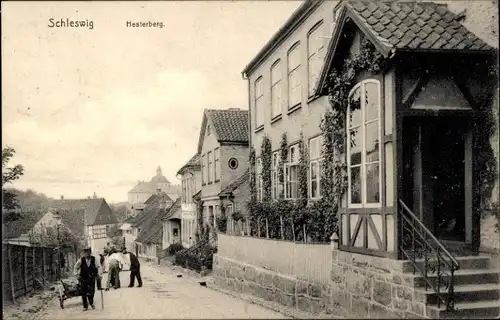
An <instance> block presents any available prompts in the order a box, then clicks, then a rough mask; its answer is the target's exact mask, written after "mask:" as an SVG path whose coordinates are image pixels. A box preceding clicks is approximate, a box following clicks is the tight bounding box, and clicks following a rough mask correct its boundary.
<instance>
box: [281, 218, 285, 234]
mask: <svg viewBox="0 0 500 320" xmlns="http://www.w3.org/2000/svg"><path fill="white" fill-rule="evenodd" d="M280 230H281V240H285V236H284V234H283V216H281V215H280Z"/></svg>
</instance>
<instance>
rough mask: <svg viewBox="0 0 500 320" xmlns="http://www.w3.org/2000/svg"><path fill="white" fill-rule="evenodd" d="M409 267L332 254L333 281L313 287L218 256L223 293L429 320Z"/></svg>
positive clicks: (217, 278) (313, 308) (216, 272)
mask: <svg viewBox="0 0 500 320" xmlns="http://www.w3.org/2000/svg"><path fill="white" fill-rule="evenodd" d="M404 271H411V268H410V266H409V264H408V262H404V261H397V260H392V259H387V258H379V257H373V256H367V255H361V254H355V253H348V252H342V251H338V250H333V261H332V272H331V281H330V282H329V283H325V284H318V283H310V282H306V281H302V280H300V279H296V278H293V277H290V276H286V275H282V274H278V273H276V272H273V271H269V270H265V269H262V268H259V267H257V266H253V265H249V264H245V263H242V262H239V261H235V260H232V259H229V258H226V257H221V256H219V255H214V267H213V279H214V283H215V284H216V285H218V286H220V287H223V288H226V289H229V290H232V291H236V292H241V293H245V294H251V295H253V296H256V297H259V298H262V299H265V300H268V301H274V302H278V303H280V304H282V305H285V306H287V307H291V308H297V309H299V310H301V311H305V312H311V313H314V314H319V313H323V314H331V313H333V312H335V313H337V312H338V310H344V311H346V313H349V314H350V315H352V316H354V317H360V318H398V319H401V318H426V316H425V312H426V307H425V296H424V295H423V294H422V293H421V292H419V291H416V290H415V289H414V283H415V282H414V281H415V280H414V277H413V276H412V274H411V273H406V274H404Z"/></svg>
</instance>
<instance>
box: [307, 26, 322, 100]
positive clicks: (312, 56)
mask: <svg viewBox="0 0 500 320" xmlns="http://www.w3.org/2000/svg"><path fill="white" fill-rule="evenodd" d="M317 32H319V36H322V35H323V34H324V33H325V24H324V23H323V20H320V21H318V22H317V23H316V24H315V25H314V26H313V27H312V28H311V29H310V30H309V32H308V33H307V94H308V96H309V97H311V96H313V95H314V92H315V89H316V85H317V82H318V78H319V74H320V73H321V67H322V66H319V68H318V70H317V72H316V73H315V74H316V80H315V81H314V83H313V81H311V75H312V73H311V70H310V68H311V61H312V59H318V60H319V58H320V54H321V52H323V51H324V50H325V44H324V41H323V42H322V44H321V46H320V47H319V49H317V50H316V51H314V52H311V45H310V39H311V38H313V37H314V35H315V34H316V33H317ZM319 36H316V37H317V38H318V37H319Z"/></svg>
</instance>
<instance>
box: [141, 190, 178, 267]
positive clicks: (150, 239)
mask: <svg viewBox="0 0 500 320" xmlns="http://www.w3.org/2000/svg"><path fill="white" fill-rule="evenodd" d="M167 199H168V198H167V197H161V196H159V197H156V201H154V202H153V203H151V205H150V206H149V207H148V208H149V209H150V211H149V212H148V214H146V215H144V219H143V220H142V222H141V224H140V229H141V232H140V234H139V235H138V237H137V239H136V240H135V243H136V244H137V246H138V247H139V248H140V249H139V250H138V254H139V256H143V257H148V258H157V257H159V256H160V255H161V253H160V252H162V251H163V249H165V248H164V247H163V243H162V240H163V224H162V220H163V218H165V217H166V216H167V215H168V213H169V212H170V210H171V209H172V207H175V206H177V207H178V208H180V200H179V199H178V200H176V202H174V203H173V204H172V202H171V201H167ZM145 212H146V210H145Z"/></svg>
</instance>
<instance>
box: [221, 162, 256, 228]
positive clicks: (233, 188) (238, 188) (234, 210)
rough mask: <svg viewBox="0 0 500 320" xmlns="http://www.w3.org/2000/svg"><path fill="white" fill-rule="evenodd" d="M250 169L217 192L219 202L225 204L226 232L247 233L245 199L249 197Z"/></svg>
mask: <svg viewBox="0 0 500 320" xmlns="http://www.w3.org/2000/svg"><path fill="white" fill-rule="evenodd" d="M249 181H250V170H248V169H247V170H246V171H245V173H243V174H242V175H241V176H240V177H238V178H237V179H235V180H233V181H232V182H231V183H230V184H229V185H228V186H227V187H225V188H224V190H222V191H221V192H220V193H219V198H220V200H221V203H223V204H225V207H224V208H225V215H226V217H227V231H226V232H227V233H228V234H235V235H242V236H243V235H248V234H249V229H248V227H249V225H248V224H247V222H248V210H247V206H246V202H247V200H248V199H249V198H250V185H249Z"/></svg>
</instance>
